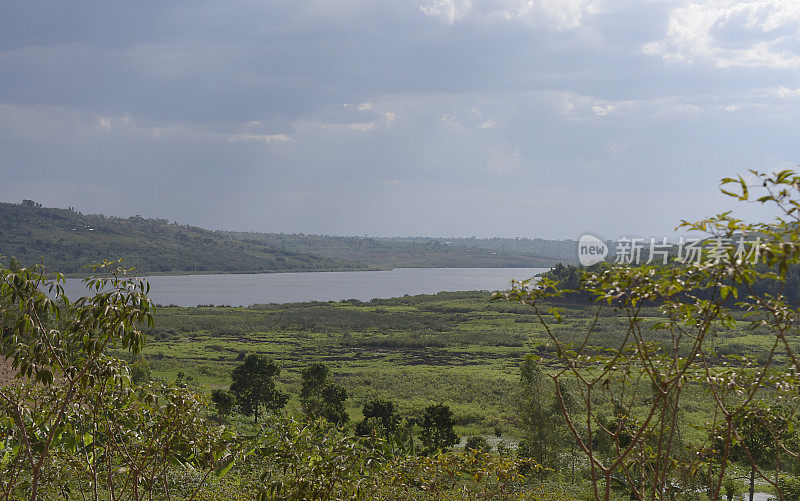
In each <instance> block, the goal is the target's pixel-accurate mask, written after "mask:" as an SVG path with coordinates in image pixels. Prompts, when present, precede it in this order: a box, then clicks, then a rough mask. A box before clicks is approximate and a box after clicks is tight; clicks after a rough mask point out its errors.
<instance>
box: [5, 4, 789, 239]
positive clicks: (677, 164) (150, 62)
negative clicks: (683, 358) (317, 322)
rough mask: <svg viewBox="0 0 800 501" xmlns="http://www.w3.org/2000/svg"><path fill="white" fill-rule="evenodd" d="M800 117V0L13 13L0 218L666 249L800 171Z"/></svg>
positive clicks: (26, 9)
mask: <svg viewBox="0 0 800 501" xmlns="http://www.w3.org/2000/svg"><path fill="white" fill-rule="evenodd" d="M799 121H800V2H797V1H796V0H752V1H736V0H710V1H707V2H692V1H685V0H627V1H625V0H620V1H614V0H422V1H417V0H375V1H367V0H327V1H311V0H309V1H297V2H289V1H280V2H272V1H256V0H226V1H224V2H219V1H217V0H214V1H206V0H191V1H164V0H157V1H150V0H139V1H137V2H116V1H108V0H97V1H83V0H72V1H70V2H60V1H38V0H25V1H16V0H11V1H5V2H0V201H7V202H19V201H21V200H23V199H32V200H35V201H37V202H39V203H42V204H44V205H45V206H52V207H74V208H75V209H77V210H79V211H81V212H85V213H104V214H109V215H115V216H124V217H127V216H132V215H136V214H138V215H142V216H145V217H161V218H165V219H168V220H170V221H178V222H179V223H181V224H192V225H197V226H202V227H206V228H211V229H231V230H253V231H265V232H286V233H315V234H331V235H333V234H337V235H371V236H411V235H426V236H448V237H449V236H473V235H474V236H482V237H491V236H499V237H514V236H520V237H540V238H578V237H579V236H580V235H581V234H583V233H585V232H592V233H594V234H597V235H600V236H602V237H605V238H617V237H619V236H621V235H642V236H661V235H673V234H674V231H673V230H674V228H675V226H676V225H677V224H678V223H679V222H680V221H681V219H691V220H696V219H700V218H703V217H705V216H709V215H712V214H714V213H717V212H719V211H720V210H723V209H727V208H728V207H729V206H730V202H729V201H727V200H725V199H724V198H723V197H721V196H720V195H719V193H718V189H719V180H720V179H721V178H722V177H726V176H731V175H735V174H740V173H746V172H747V171H748V169H756V170H759V171H776V170H781V169H786V168H795V167H796V166H797V163H798V162H800V141H799V140H798V139H800V134H799V132H800V128H798V126H799V125H800V123H798V122H799ZM745 212H746V213H748V214H755V215H758V214H759V212H758V210H756V209H755V208H746V209H745Z"/></svg>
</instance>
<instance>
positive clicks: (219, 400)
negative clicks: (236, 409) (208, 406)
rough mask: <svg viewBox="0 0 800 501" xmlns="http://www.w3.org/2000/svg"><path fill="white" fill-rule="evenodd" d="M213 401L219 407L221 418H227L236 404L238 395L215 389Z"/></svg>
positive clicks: (218, 411) (218, 412)
mask: <svg viewBox="0 0 800 501" xmlns="http://www.w3.org/2000/svg"><path fill="white" fill-rule="evenodd" d="M211 401H212V402H214V406H215V407H216V408H217V414H219V418H220V419H225V418H226V417H227V416H228V415H229V414H230V413H231V411H232V410H233V406H234V405H235V404H236V397H234V396H233V394H232V393H231V392H229V391H225V390H214V392H213V393H212V394H211Z"/></svg>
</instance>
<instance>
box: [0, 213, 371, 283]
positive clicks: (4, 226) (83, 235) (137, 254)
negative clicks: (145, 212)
mask: <svg viewBox="0 0 800 501" xmlns="http://www.w3.org/2000/svg"><path fill="white" fill-rule="evenodd" d="M0 254H2V255H3V256H4V257H6V258H8V257H10V256H14V257H16V258H17V259H19V260H20V261H21V262H22V264H24V265H25V266H28V267H31V266H35V265H37V264H41V263H42V261H44V264H45V266H46V267H47V269H48V270H56V271H59V272H61V273H64V274H84V275H85V274H87V269H86V268H85V267H86V266H88V265H91V264H94V263H97V262H99V261H102V260H104V259H111V258H113V259H123V262H124V264H125V266H128V267H135V268H136V270H137V271H138V272H139V273H143V274H148V273H211V272H229V273H230V272H247V273H256V272H273V271H330V270H363V269H366V268H367V267H366V266H365V265H363V264H360V263H355V262H351V261H345V260H342V259H336V258H323V257H319V256H315V255H313V254H310V253H307V252H290V251H286V250H282V249H276V248H274V247H269V246H266V245H263V244H257V243H252V242H251V243H248V242H243V241H241V240H235V239H233V238H230V237H226V236H224V235H222V234H220V233H218V232H213V231H208V230H204V229H201V228H196V227H193V226H184V225H178V224H177V223H170V222H168V221H167V220H165V219H145V218H142V217H139V216H134V217H131V218H127V219H122V218H116V217H106V216H100V215H85V214H81V213H80V212H75V211H74V210H71V209H49V208H44V207H41V206H39V205H38V204H36V203H34V202H31V201H26V202H24V203H22V204H8V203H0Z"/></svg>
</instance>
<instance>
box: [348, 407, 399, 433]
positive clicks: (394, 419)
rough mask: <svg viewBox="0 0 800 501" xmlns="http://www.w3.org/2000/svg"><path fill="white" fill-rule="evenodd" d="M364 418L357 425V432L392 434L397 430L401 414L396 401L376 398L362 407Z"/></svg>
mask: <svg viewBox="0 0 800 501" xmlns="http://www.w3.org/2000/svg"><path fill="white" fill-rule="evenodd" d="M361 413H362V414H363V415H364V419H363V420H362V421H361V422H359V423H358V424H357V425H356V434H357V435H361V436H370V435H378V436H384V437H386V436H390V435H392V434H394V432H395V431H396V430H397V426H398V424H399V423H400V416H398V415H397V411H396V410H395V406H394V403H392V402H390V401H388V400H383V399H380V398H376V399H373V400H370V401H369V402H367V403H365V404H364V407H363V408H362V409H361Z"/></svg>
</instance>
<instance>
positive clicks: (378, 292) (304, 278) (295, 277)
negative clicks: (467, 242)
mask: <svg viewBox="0 0 800 501" xmlns="http://www.w3.org/2000/svg"><path fill="white" fill-rule="evenodd" d="M546 270H547V268H396V269H393V270H391V271H342V272H335V271H331V272H318V273H260V274H219V275H176V276H152V277H146V278H147V280H148V281H149V282H150V298H151V299H152V300H153V301H154V302H155V303H157V304H162V305H170V304H174V305H178V306H197V305H200V304H215V305H221V304H226V305H230V306H249V305H251V304H258V303H293V302H300V301H339V300H343V299H359V300H362V301H367V300H370V299H372V298H390V297H399V296H404V295H406V294H409V295H416V294H435V293H437V292H442V291H471V290H486V291H495V290H505V289H508V288H509V285H510V280H511V279H512V278H515V279H518V280H523V279H527V278H530V277H532V276H534V275H536V274H537V273H541V272H543V271H546ZM64 289H65V291H66V294H67V296H68V297H69V298H73V299H74V298H76V297H81V296H85V295H87V292H86V289H85V288H84V286H83V284H82V283H81V281H80V280H79V279H69V280H67V284H66V286H65V288H64Z"/></svg>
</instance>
